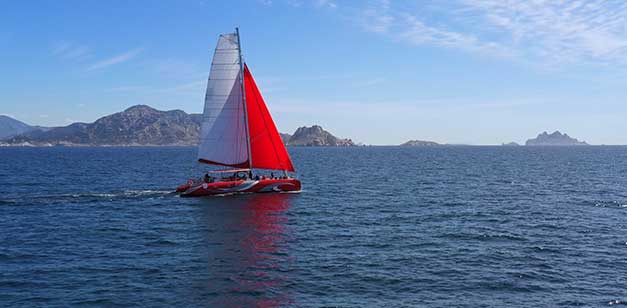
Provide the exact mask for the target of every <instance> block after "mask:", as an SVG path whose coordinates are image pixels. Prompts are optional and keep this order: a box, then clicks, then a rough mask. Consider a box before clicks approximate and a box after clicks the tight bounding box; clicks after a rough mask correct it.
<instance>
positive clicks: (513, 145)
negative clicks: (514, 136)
mask: <svg viewBox="0 0 627 308" xmlns="http://www.w3.org/2000/svg"><path fill="white" fill-rule="evenodd" d="M501 145H502V146H504V147H517V146H520V144H518V143H516V142H513V141H512V142H508V143H503V144H501Z"/></svg>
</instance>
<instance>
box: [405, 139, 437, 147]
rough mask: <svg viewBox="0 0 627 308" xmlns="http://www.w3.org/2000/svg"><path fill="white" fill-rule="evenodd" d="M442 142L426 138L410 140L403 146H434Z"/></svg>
mask: <svg viewBox="0 0 627 308" xmlns="http://www.w3.org/2000/svg"><path fill="white" fill-rule="evenodd" d="M439 145H441V144H439V143H437V142H433V141H424V140H409V141H407V142H405V143H403V144H401V146H402V147H432V146H439Z"/></svg>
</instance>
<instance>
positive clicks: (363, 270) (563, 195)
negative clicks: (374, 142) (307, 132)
mask: <svg viewBox="0 0 627 308" xmlns="http://www.w3.org/2000/svg"><path fill="white" fill-rule="evenodd" d="M289 151H290V153H291V155H292V158H293V160H294V163H295V165H296V167H297V169H298V170H299V174H300V178H301V180H302V181H303V186H304V190H303V192H302V193H300V194H259V195H246V196H226V197H213V198H200V199H193V198H191V199H189V198H179V197H178V196H177V195H175V194H172V193H171V191H172V190H173V189H174V188H175V187H176V186H177V185H179V184H181V183H182V182H184V180H185V179H187V178H188V177H189V176H191V175H200V173H201V172H202V168H198V166H196V165H195V163H194V160H195V149H194V148H64V147H53V148H0V231H1V232H0V243H1V244H0V306H6V307H38V306H50V307H58V306H62V307H66V306H86V307H89V306H95V307H106V306H112V307H118V306H134V307H172V306H179V307H285V306H295V307H322V306H326V307H329V306H331V307H365V306H372V307H380V306H384V305H385V306H389V307H403V306H407V307H443V306H447V307H495V306H498V307H560V306H561V307H573V306H583V307H598V306H608V305H615V304H625V301H627V219H626V218H627V147H559V148H550V147H547V148H527V147H465V146H460V147H440V148H400V147H364V148H290V149H289Z"/></svg>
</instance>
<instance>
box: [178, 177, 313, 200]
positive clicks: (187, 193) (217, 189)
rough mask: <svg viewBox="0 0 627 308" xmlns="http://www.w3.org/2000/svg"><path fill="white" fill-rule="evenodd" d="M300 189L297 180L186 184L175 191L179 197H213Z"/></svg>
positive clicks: (296, 190)
mask: <svg viewBox="0 0 627 308" xmlns="http://www.w3.org/2000/svg"><path fill="white" fill-rule="evenodd" d="M300 189H301V185H300V181H299V180H297V179H263V180H239V181H225V182H215V183H202V184H196V183H191V181H190V182H188V183H186V184H184V185H181V186H179V187H178V188H177V189H176V191H177V192H180V193H181V197H200V196H215V195H225V194H236V193H261V192H298V191H300Z"/></svg>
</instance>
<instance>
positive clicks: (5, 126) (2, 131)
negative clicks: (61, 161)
mask: <svg viewBox="0 0 627 308" xmlns="http://www.w3.org/2000/svg"><path fill="white" fill-rule="evenodd" d="M47 129H48V128H46V127H41V126H31V125H28V124H26V123H24V122H22V121H18V120H16V119H14V118H11V117H9V116H6V115H0V140H2V139H7V138H10V137H13V136H17V135H21V134H25V133H28V132H32V131H37V130H47Z"/></svg>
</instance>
